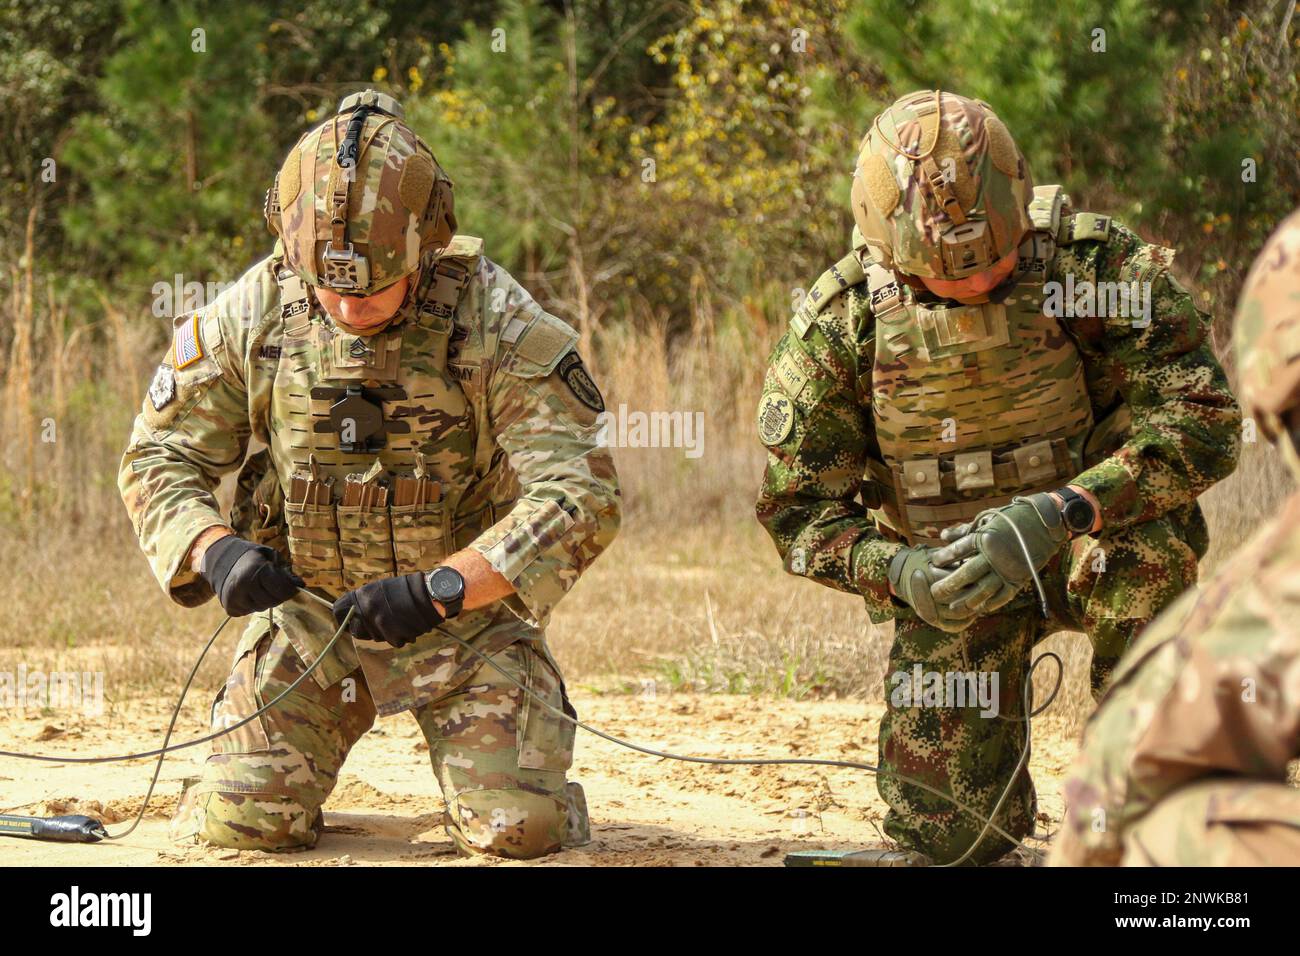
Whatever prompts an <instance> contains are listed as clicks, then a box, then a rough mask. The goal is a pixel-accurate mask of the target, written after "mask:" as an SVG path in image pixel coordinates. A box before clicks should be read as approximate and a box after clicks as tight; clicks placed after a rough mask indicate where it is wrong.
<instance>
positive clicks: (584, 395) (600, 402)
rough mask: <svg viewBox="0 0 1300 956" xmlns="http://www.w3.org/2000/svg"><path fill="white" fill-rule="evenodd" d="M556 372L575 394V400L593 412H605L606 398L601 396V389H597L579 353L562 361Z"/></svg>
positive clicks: (565, 357) (572, 354) (567, 356)
mask: <svg viewBox="0 0 1300 956" xmlns="http://www.w3.org/2000/svg"><path fill="white" fill-rule="evenodd" d="M555 370H556V372H558V373H559V375H560V378H561V379H563V380H564V384H565V385H567V386H569V391H571V392H572V393H573V396H574V398H576V399H577V400H578V401H580V402H582V404H584V405H586V406H587V407H588V408H590V409H591V410H592V411H593V412H603V411H604V410H605V398H604V396H602V395H601V394H600V389H599V388H597V387H596V383H595V382H594V381H593V380H592V378H591V375H590V374H588V372H587V368H586V366H585V365H583V364H582V357H581V356H579V355H578V353H577V352H570V353H569V354H567V355H566V356H564V358H562V359H560V364H559V365H557V366H556V367H555Z"/></svg>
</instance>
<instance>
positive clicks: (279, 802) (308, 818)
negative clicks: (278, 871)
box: [171, 788, 324, 853]
mask: <svg viewBox="0 0 1300 956" xmlns="http://www.w3.org/2000/svg"><path fill="white" fill-rule="evenodd" d="M323 821H324V814H322V813H321V810H320V808H319V807H306V806H303V805H302V804H301V803H300V802H299V801H297V800H294V799H293V798H291V797H285V796H281V795H278V794H268V793H238V792H230V791H219V790H211V791H207V792H198V791H197V789H196V788H191V789H190V790H187V791H186V792H185V794H184V796H183V797H182V798H181V803H180V806H179V807H177V809H176V815H175V817H173V819H172V827H171V836H172V839H173V840H175V841H177V842H189V841H196V842H199V843H207V844H210V845H212V846H220V847H228V848H230V849H233V850H264V851H267V852H271V853H278V852H287V851H292V850H306V849H310V848H311V847H313V846H315V845H316V841H317V840H318V839H319V838H320V832H321V829H322V824H323Z"/></svg>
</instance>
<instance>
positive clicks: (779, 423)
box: [758, 392, 794, 445]
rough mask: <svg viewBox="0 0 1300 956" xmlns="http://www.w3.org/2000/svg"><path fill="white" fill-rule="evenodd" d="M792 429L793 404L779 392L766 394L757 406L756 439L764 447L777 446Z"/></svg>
mask: <svg viewBox="0 0 1300 956" xmlns="http://www.w3.org/2000/svg"><path fill="white" fill-rule="evenodd" d="M793 428H794V402H793V401H791V400H790V398H789V396H787V395H783V394H782V393H780V392H768V393H767V394H766V395H764V396H763V400H762V402H760V403H759V406H758V437H759V439H760V440H761V441H762V442H763V444H764V445H779V444H781V442H783V441H785V440H786V438H788V437H789V435H790V431H791V429H793Z"/></svg>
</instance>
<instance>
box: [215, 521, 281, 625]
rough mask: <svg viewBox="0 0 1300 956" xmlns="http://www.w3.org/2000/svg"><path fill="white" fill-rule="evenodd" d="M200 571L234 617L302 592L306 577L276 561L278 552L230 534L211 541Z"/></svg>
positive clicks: (261, 608)
mask: <svg viewBox="0 0 1300 956" xmlns="http://www.w3.org/2000/svg"><path fill="white" fill-rule="evenodd" d="M199 574H201V575H203V580H205V581H207V582H208V584H209V585H210V586H211V588H212V592H213V593H214V594H215V595H216V596H217V600H218V601H220V602H221V606H222V607H224V608H225V609H226V613H227V614H229V615H230V616H231V617H243V616H244V615H245V614H254V613H256V612H257V611H265V610H266V609H267V608H269V607H275V606H276V605H277V604H281V603H283V602H285V601H287V600H289V598H291V597H293V596H294V595H295V594H297V593H298V589H299V588H301V587H303V586H304V585H303V580H302V578H300V577H298V575H296V574H294V573H293V572H292V571H290V570H289V569H288V568H285V567H283V566H282V565H280V564H278V563H276V553H275V552H274V551H272V550H271V549H270V548H268V547H267V546H266V545H264V544H253V542H251V541H245V540H244V539H243V538H241V537H239V536H238V535H233V534H228V535H226V536H225V537H224V538H218V539H217V540H216V541H214V542H212V544H210V545H208V550H207V551H205V552H203V560H202V561H201V562H199Z"/></svg>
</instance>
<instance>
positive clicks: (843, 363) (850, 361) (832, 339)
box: [756, 289, 901, 618]
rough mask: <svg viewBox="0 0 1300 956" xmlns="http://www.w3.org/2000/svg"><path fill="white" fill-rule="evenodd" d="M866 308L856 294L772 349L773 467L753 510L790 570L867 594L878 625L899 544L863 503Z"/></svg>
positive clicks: (767, 400) (867, 422)
mask: <svg viewBox="0 0 1300 956" xmlns="http://www.w3.org/2000/svg"><path fill="white" fill-rule="evenodd" d="M865 308H866V306H865V302H864V301H863V299H862V297H861V295H860V294H859V293H858V292H857V290H856V289H853V290H850V291H849V292H847V293H845V294H843V295H840V296H837V297H836V298H835V299H834V300H833V301H832V302H831V303H830V304H829V305H828V306H826V307H825V308H824V309H823V310H822V311H821V312H820V313H819V315H818V317H817V319H816V321H815V322H814V323H813V324H812V326H811V327H810V328H809V329H808V332H807V334H806V336H804V337H802V338H801V337H800V336H799V335H798V334H797V333H796V332H795V331H794V330H793V329H792V330H790V331H788V332H786V334H785V336H784V338H782V339H781V341H780V342H778V343H777V345H776V348H775V349H774V350H773V352H772V357H771V360H770V362H769V364H768V370H767V377H766V379H765V381H764V383H763V396H762V398H761V400H760V402H759V408H758V433H759V438H760V440H761V441H762V442H763V444H764V445H766V446H767V468H766V470H765V471H764V473H763V483H762V487H761V488H760V489H759V495H758V505H757V508H756V510H757V514H758V520H759V522H760V523H761V524H762V525H763V527H764V528H766V529H767V533H768V534H770V535H771V536H772V540H773V542H774V543H775V544H776V549H777V551H778V552H779V553H780V554H781V558H782V561H783V562H784V564H785V569H786V570H787V571H788V572H790V573H791V574H798V575H802V576H803V577H806V578H810V579H812V580H814V581H817V582H818V583H820V584H824V585H826V586H827V587H832V588H835V589H837V590H840V591H848V592H851V593H854V594H860V595H862V597H863V598H864V599H865V601H866V603H867V608H868V610H870V611H871V612H872V615H873V617H877V618H880V617H887V616H890V615H892V613H893V610H894V608H896V607H897V605H896V604H895V602H894V599H893V598H892V597H891V596H890V593H889V580H888V570H889V562H890V560H891V559H892V558H893V556H894V555H895V554H896V553H897V552H898V551H899V549H900V548H901V545H898V544H895V543H892V542H889V541H887V540H885V539H884V538H883V537H882V536H881V535H880V533H879V532H878V531H877V530H876V528H875V524H874V522H873V521H872V520H871V518H870V517H868V515H867V510H866V508H865V507H864V505H863V504H862V502H861V501H860V500H859V497H860V492H861V490H862V484H863V474H864V472H865V469H866V465H867V456H868V452H869V450H870V449H871V448H872V447H873V445H874V433H873V426H872V422H871V405H870V401H869V400H868V399H866V398H864V397H863V395H862V394H861V393H860V389H861V388H862V386H860V384H859V377H858V375H859V373H858V360H857V341H856V337H857V323H856V322H854V321H852V320H851V315H852V314H860V313H861V312H862V311H864V310H865ZM868 391H869V389H868Z"/></svg>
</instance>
